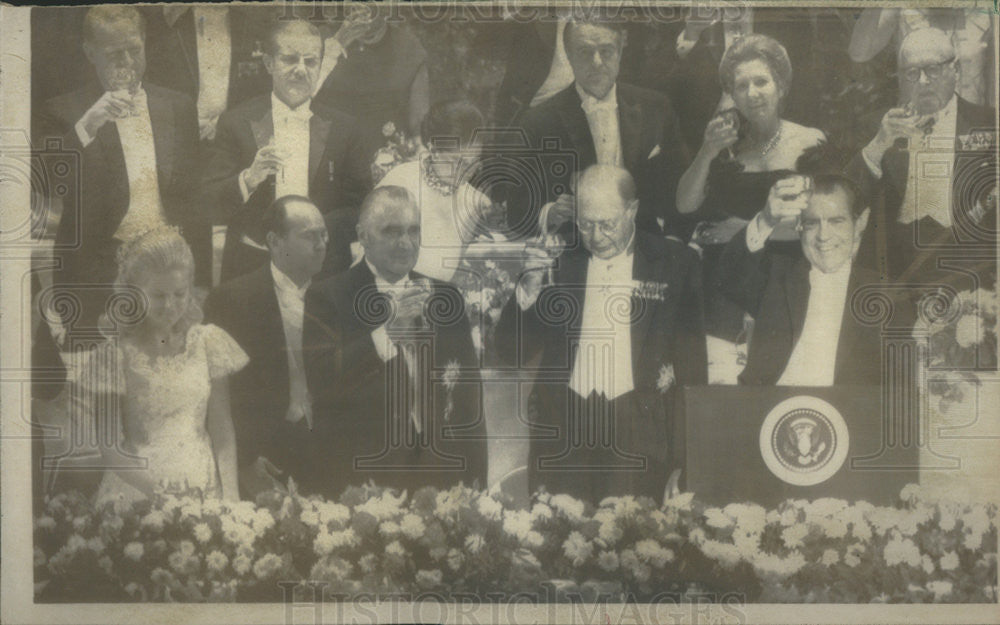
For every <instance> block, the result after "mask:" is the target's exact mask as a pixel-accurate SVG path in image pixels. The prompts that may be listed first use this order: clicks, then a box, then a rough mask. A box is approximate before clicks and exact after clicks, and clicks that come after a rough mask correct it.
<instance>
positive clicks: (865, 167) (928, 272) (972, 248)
mask: <svg viewBox="0 0 1000 625" xmlns="http://www.w3.org/2000/svg"><path fill="white" fill-rule="evenodd" d="M898 63H899V74H898V76H899V96H900V98H899V100H900V106H899V107H897V108H893V109H890V110H888V111H886V112H885V113H884V114H883V115H881V116H880V117H879V118H878V119H879V120H880V121H879V122H878V130H877V132H873V137H872V140H871V141H870V142H869V143H868V145H866V146H865V147H864V149H863V150H862V151H861V154H859V155H858V156H857V158H855V160H854V162H853V163H852V164H851V175H852V177H853V178H855V179H856V180H859V181H862V183H863V190H864V192H865V196H866V198H870V199H871V205H872V208H873V211H874V213H873V219H875V220H876V223H875V225H877V226H878V227H877V228H876V229H875V231H874V232H873V234H875V235H877V237H872V238H871V240H869V241H866V243H865V246H864V248H863V250H862V258H863V259H864V260H865V262H866V263H867V264H870V265H873V266H877V267H879V268H880V269H881V270H882V271H883V273H885V274H887V275H888V276H889V277H890V279H892V280H894V281H899V282H915V281H919V282H924V283H938V282H945V283H950V284H952V285H953V286H955V287H956V288H958V289H959V290H963V289H970V288H971V289H976V288H979V287H980V286H983V285H985V286H987V287H988V286H989V285H991V284H992V283H993V282H994V281H995V280H996V260H997V256H996V246H997V231H996V226H997V214H996V213H997V203H996V202H997V200H996V188H997V181H996V174H995V172H996V150H997V135H996V131H997V127H996V111H995V110H994V109H991V108H988V107H984V106H978V105H975V104H972V103H971V102H967V101H966V100H964V99H962V98H961V96H959V95H957V94H956V93H955V88H956V84H957V82H958V79H959V77H960V76H959V73H960V70H959V64H958V62H957V61H956V60H955V48H954V46H953V45H952V42H951V39H950V38H949V36H948V34H946V33H945V32H943V31H941V30H938V29H935V28H923V29H920V30H915V31H913V32H912V33H910V34H909V35H907V37H906V38H905V39H904V40H903V42H902V43H901V44H900V48H899V54H898ZM991 177H992V180H991ZM991 192H992V197H991ZM943 260H945V261H947V264H948V265H950V266H951V268H950V269H942V268H941V267H942V266H943V264H944V263H942V262H941V261H943ZM973 274H978V280H979V283H976V282H975V280H972V281H969V277H970V276H972V275H973ZM959 282H962V283H961V284H959Z"/></svg>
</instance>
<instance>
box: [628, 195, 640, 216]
mask: <svg viewBox="0 0 1000 625" xmlns="http://www.w3.org/2000/svg"><path fill="white" fill-rule="evenodd" d="M625 212H626V213H628V216H629V218H630V219H635V215H636V213H638V212H639V198H635V199H634V200H632V201H631V202H629V203H628V205H626V206H625Z"/></svg>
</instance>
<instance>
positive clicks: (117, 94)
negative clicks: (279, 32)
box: [32, 5, 207, 328]
mask: <svg viewBox="0 0 1000 625" xmlns="http://www.w3.org/2000/svg"><path fill="white" fill-rule="evenodd" d="M145 33H146V30H145V20H144V19H143V17H142V15H141V14H140V13H139V11H137V10H136V9H135V7H130V6H111V5H106V6H97V7H93V8H91V9H89V10H88V11H87V14H86V16H85V18H84V22H83V52H84V54H85V55H86V57H87V59H88V60H89V61H90V63H91V65H92V66H93V69H94V74H93V78H92V80H90V81H88V82H87V84H86V85H85V86H83V87H81V88H80V89H77V90H75V91H72V92H70V93H67V94H64V95H61V96H57V97H55V98H53V99H51V100H49V101H47V102H45V103H43V104H42V105H41V106H39V107H38V113H37V115H36V117H35V119H34V121H33V124H32V131H33V135H34V136H33V139H34V143H35V145H37V146H40V149H45V148H46V145H47V144H46V142H47V141H51V140H55V139H58V140H61V141H62V148H63V149H64V150H71V151H74V152H76V153H77V154H79V163H80V170H79V171H78V172H75V174H71V175H68V176H67V178H68V179H73V180H78V181H79V185H80V186H79V187H76V188H72V189H70V190H68V191H66V192H65V193H63V194H62V195H63V197H64V198H66V199H65V200H64V203H63V207H62V216H61V218H60V221H59V228H58V231H57V232H56V250H57V254H58V255H59V256H60V258H61V260H62V267H61V269H60V270H58V271H56V272H55V275H54V281H55V283H56V284H57V285H60V286H65V287H66V288H67V289H74V288H75V287H76V285H81V287H82V288H80V289H79V290H76V291H75V292H74V295H75V296H78V297H79V300H78V301H79V304H80V306H81V310H79V311H78V312H79V315H78V316H77V317H76V319H75V321H74V324H75V326H76V327H77V328H83V327H86V326H89V327H91V328H93V327H95V324H96V322H97V319H98V317H99V315H100V314H102V313H104V312H105V303H106V300H107V297H108V296H109V295H110V285H111V283H112V282H114V280H115V275H116V273H117V264H116V262H115V251H116V250H117V248H118V245H119V244H120V243H122V242H124V241H127V240H129V239H131V238H133V237H135V236H136V235H138V234H141V233H142V232H145V231H146V230H148V229H150V228H153V227H155V226H157V225H162V224H164V223H167V224H171V225H178V226H181V228H182V231H183V233H184V236H185V237H188V236H189V235H190V234H191V232H192V231H194V230H196V229H197V226H198V224H201V223H205V222H207V220H204V219H203V218H204V216H203V215H202V214H200V213H199V211H198V210H197V208H196V204H195V203H193V202H192V201H191V199H192V194H191V192H190V191H191V187H192V183H193V181H194V179H195V178H196V175H195V173H194V171H195V170H194V168H195V159H196V153H197V144H198V122H197V114H196V112H195V106H194V102H192V101H191V99H190V98H188V97H187V96H186V95H184V94H182V93H178V92H176V91H172V90H170V89H165V88H163V87H159V86H157V85H154V84H151V83H149V82H148V81H146V80H145V79H144V77H145V71H146V48H145V43H146V39H145ZM102 285H105V286H107V288H106V289H104V288H95V287H98V286H102Z"/></svg>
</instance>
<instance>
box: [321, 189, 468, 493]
mask: <svg viewBox="0 0 1000 625" xmlns="http://www.w3.org/2000/svg"><path fill="white" fill-rule="evenodd" d="M358 238H359V239H360V241H361V246H362V248H363V249H364V258H363V259H362V261H361V262H359V263H357V264H356V265H355V266H354V267H352V268H351V269H350V270H349V271H347V272H345V273H343V274H341V275H339V276H336V277H334V278H330V279H328V280H324V281H322V282H319V283H317V284H316V285H315V286H313V288H311V289H310V290H309V293H308V294H307V296H306V327H305V330H304V340H305V345H306V346H307V347H306V350H307V351H306V373H307V374H308V380H309V390H310V392H311V393H312V396H313V398H314V399H315V409H316V413H317V418H318V419H319V420H322V421H324V422H327V423H329V424H330V430H329V437H328V438H327V439H326V440H325V442H324V446H325V447H326V448H327V449H328V450H330V451H329V452H328V453H327V457H329V458H331V461H330V464H328V465H326V467H325V470H326V472H327V476H328V477H327V484H326V485H325V492H326V494H327V495H328V496H330V497H335V496H338V495H340V493H341V491H342V490H343V489H344V488H345V487H346V486H349V485H360V484H363V483H365V482H367V481H368V480H374V482H375V483H376V484H378V485H380V486H391V487H394V488H399V489H407V490H409V492H410V493H413V492H414V491H416V490H417V489H419V488H420V487H422V486H435V487H438V488H448V487H450V486H452V485H454V484H458V483H459V482H463V483H465V485H466V486H472V485H473V484H477V483H478V486H479V487H480V488H484V487H485V486H486V477H487V473H486V471H487V457H486V453H487V446H486V424H485V420H484V417H483V412H482V389H481V381H480V378H479V372H478V368H479V359H478V357H477V356H476V352H475V349H474V347H473V344H472V335H471V332H470V328H469V322H468V319H467V317H466V314H465V306H464V299H463V297H462V295H461V294H460V293H459V292H458V291H457V290H456V289H454V288H453V287H451V286H449V285H447V284H445V283H443V282H438V281H436V280H431V279H429V278H427V277H425V276H422V275H420V274H417V273H415V272H414V271H413V266H414V264H415V263H416V260H417V253H418V251H419V249H420V213H419V209H418V208H417V205H416V202H415V200H414V198H413V196H411V195H410V193H409V192H408V191H407V190H406V189H404V188H402V187H397V186H385V187H379V188H377V189H375V190H374V191H372V192H371V193H370V194H369V195H368V197H367V198H366V199H365V201H364V203H363V205H362V208H361V215H360V219H359V223H358Z"/></svg>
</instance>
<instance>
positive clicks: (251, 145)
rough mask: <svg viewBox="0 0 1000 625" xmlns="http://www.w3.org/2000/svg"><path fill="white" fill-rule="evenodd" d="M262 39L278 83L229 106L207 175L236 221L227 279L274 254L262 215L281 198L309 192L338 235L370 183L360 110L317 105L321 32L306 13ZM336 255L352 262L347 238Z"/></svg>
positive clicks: (220, 210) (217, 200) (228, 218)
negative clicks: (267, 243) (306, 18)
mask: <svg viewBox="0 0 1000 625" xmlns="http://www.w3.org/2000/svg"><path fill="white" fill-rule="evenodd" d="M264 45H265V53H264V65H265V67H266V68H267V71H268V73H270V74H271V79H272V91H271V93H270V94H269V95H261V96H257V97H254V98H251V99H249V100H247V101H246V102H244V103H243V104H241V105H239V106H237V107H236V108H234V109H232V110H230V111H227V112H226V113H223V114H222V116H221V117H220V118H219V123H218V127H217V130H216V136H215V141H214V144H213V145H212V146H211V147H210V149H209V156H208V162H207V164H206V166H205V173H204V177H203V178H202V182H203V186H204V193H205V196H206V199H207V200H208V201H209V202H210V203H211V205H212V206H213V207H214V208H215V210H216V217H217V219H219V220H221V221H222V222H224V223H227V224H228V229H227V232H226V245H225V249H224V252H223V258H222V279H223V280H226V279H227V278H231V277H235V276H238V275H240V274H243V273H246V272H248V271H252V270H253V269H255V268H256V267H258V266H259V265H260V264H261V263H264V262H265V261H266V259H267V254H266V248H265V246H264V241H263V237H264V233H263V232H262V231H261V223H260V222H261V217H262V215H263V214H264V210H265V209H266V207H267V206H268V205H270V203H271V202H272V201H273V200H274V198H276V197H281V196H283V195H302V196H306V197H309V198H310V199H311V200H312V201H313V203H314V204H315V205H316V206H318V207H319V209H320V211H321V212H322V213H323V214H324V215H325V216H326V218H327V220H328V225H329V226H330V230H331V232H332V233H333V238H334V240H340V238H342V237H340V238H338V232H340V231H342V230H345V229H347V230H350V229H352V228H353V225H354V220H355V215H356V212H355V211H356V208H357V206H358V204H359V203H360V201H361V198H362V197H364V194H365V192H366V191H367V189H368V187H369V186H370V177H371V175H370V171H369V165H370V163H369V162H368V161H367V160H366V159H365V158H364V155H363V154H362V148H361V143H360V141H359V137H358V133H357V128H356V124H355V122H354V120H353V118H351V117H350V116H348V115H345V114H343V113H340V112H338V111H333V110H330V111H318V110H317V111H313V110H312V109H311V104H312V94H313V91H314V90H315V86H316V85H315V83H316V80H317V77H318V75H319V67H320V63H321V62H322V60H323V39H322V37H321V36H320V33H319V30H318V29H317V28H316V27H315V26H314V25H312V24H310V23H309V22H306V21H303V20H291V21H279V22H277V24H276V26H275V27H274V29H273V31H272V32H271V33H270V36H269V37H267V39H266V40H265V44H264ZM329 255H330V258H329V260H328V263H329V264H328V267H329V268H330V269H331V270H333V269H338V268H339V269H343V268H346V267H347V266H348V264H349V261H350V249H349V247H348V246H346V245H343V246H341V245H336V246H332V249H330V250H329Z"/></svg>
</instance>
